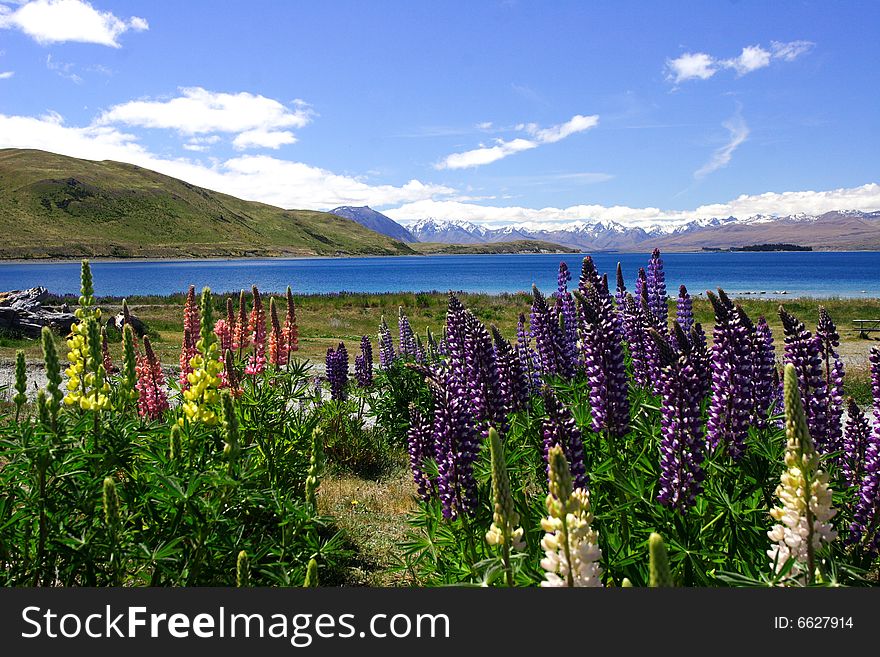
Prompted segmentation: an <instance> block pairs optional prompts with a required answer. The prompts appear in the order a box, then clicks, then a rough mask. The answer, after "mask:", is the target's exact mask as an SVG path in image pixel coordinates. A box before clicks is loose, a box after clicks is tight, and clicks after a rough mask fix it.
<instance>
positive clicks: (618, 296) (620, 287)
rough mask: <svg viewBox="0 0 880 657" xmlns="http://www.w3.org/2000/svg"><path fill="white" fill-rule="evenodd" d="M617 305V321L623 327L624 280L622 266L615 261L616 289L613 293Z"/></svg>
mask: <svg viewBox="0 0 880 657" xmlns="http://www.w3.org/2000/svg"><path fill="white" fill-rule="evenodd" d="M614 301H615V302H616V306H617V321H618V323H619V324H620V325H621V327H623V322H624V311H625V310H626V281H625V280H623V268H622V267H621V266H620V263H619V262H618V263H617V290H616V292H615V295H614Z"/></svg>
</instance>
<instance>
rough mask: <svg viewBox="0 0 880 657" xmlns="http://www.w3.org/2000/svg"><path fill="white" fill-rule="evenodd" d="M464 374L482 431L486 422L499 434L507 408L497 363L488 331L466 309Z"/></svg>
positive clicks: (503, 426)
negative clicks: (500, 385)
mask: <svg viewBox="0 0 880 657" xmlns="http://www.w3.org/2000/svg"><path fill="white" fill-rule="evenodd" d="M465 326H466V329H467V330H466V332H465V378H464V388H465V389H466V390H467V394H468V399H469V401H470V407H471V413H472V415H473V416H474V420H475V421H476V422H477V423H478V424H483V427H482V428H483V430H484V433H487V434H488V430H489V426H493V427H495V428H496V429H497V430H498V431H499V433H501V434H502V435H503V434H504V433H505V430H506V424H507V419H506V417H507V408H506V407H505V405H504V401H503V398H502V395H501V391H500V390H499V375H498V364H497V362H496V361H495V347H494V345H493V344H492V338H491V337H490V335H489V331H487V330H486V327H485V326H484V325H483V323H482V322H480V320H478V319H477V317H476V316H475V315H474V314H473V313H472V312H470V311H468V312H467V313H466V315H465Z"/></svg>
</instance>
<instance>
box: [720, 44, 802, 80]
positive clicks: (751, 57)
mask: <svg viewBox="0 0 880 657" xmlns="http://www.w3.org/2000/svg"><path fill="white" fill-rule="evenodd" d="M789 61H790V60H789ZM723 64H724V66H726V67H728V68H732V69H734V70H736V72H737V75H745V74H746V73H751V72H752V71H757V70H758V69H759V68H765V67H767V66H770V51H768V50H764V49H763V48H762V47H761V46H746V47H745V48H743V49H742V53H740V55H739V57H736V58H735V59H728V60H725V61H724V62H723Z"/></svg>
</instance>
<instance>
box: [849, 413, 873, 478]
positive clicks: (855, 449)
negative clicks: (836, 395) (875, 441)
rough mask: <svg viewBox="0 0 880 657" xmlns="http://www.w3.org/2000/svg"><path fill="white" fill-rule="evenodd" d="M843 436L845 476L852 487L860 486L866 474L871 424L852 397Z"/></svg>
mask: <svg viewBox="0 0 880 657" xmlns="http://www.w3.org/2000/svg"><path fill="white" fill-rule="evenodd" d="M846 414H847V419H846V430H845V431H844V434H843V463H842V466H843V475H844V477H845V479H846V483H847V484H849V485H850V486H858V485H859V483H860V482H861V481H862V476H863V475H864V474H865V452H866V450H867V448H868V444H869V442H870V439H871V423H870V422H868V418H866V417H865V414H864V412H863V411H862V409H860V408H859V405H858V404H856V400H855V399H853V398H852V397H850V398H849V399H848V400H847V408H846Z"/></svg>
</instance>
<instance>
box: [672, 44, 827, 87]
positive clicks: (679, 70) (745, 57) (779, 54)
mask: <svg viewBox="0 0 880 657" xmlns="http://www.w3.org/2000/svg"><path fill="white" fill-rule="evenodd" d="M815 45H816V44H814V43H813V42H811V41H787V42H781V41H771V42H770V47H769V49H768V48H764V47H763V46H760V45H752V46H745V47H744V48H743V49H742V52H740V54H739V55H737V56H736V57H730V58H727V59H723V58H721V59H719V58H716V57H713V56H712V55H709V54H707V53H704V52H686V53H684V54H683V55H680V56H679V57H676V58H674V59H667V60H666V79H667V80H669V81H670V82H672V83H673V84H680V83H681V82H685V81H687V80H708V79H709V78H711V77H712V76H714V75H715V74H716V73H718V72H719V71H721V70H724V69H732V70H734V71H736V74H737V76H743V75H746V74H748V73H751V72H753V71H757V70H759V69H762V68H766V67H768V66H770V64H771V63H772V62H773V60H780V61H784V62H793V61H794V60H795V59H797V58H798V57H800V56H801V55H804V54H806V53H808V52H809V51H810V50H812V49H813V47H814V46H815Z"/></svg>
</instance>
